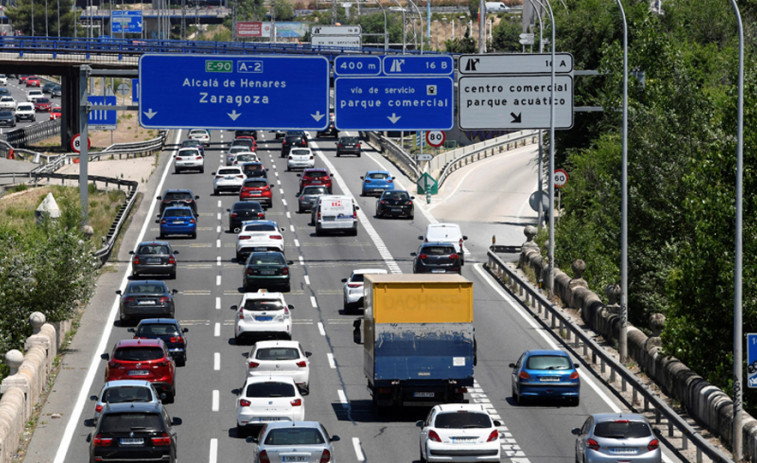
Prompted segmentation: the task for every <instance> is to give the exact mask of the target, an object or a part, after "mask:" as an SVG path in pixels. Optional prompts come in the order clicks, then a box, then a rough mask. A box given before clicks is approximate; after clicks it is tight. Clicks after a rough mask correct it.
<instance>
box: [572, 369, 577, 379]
mask: <svg viewBox="0 0 757 463" xmlns="http://www.w3.org/2000/svg"><path fill="white" fill-rule="evenodd" d="M570 379H578V372H577V371H574V372H573V373H571V374H570Z"/></svg>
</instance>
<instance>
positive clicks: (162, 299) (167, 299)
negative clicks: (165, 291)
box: [158, 296, 171, 304]
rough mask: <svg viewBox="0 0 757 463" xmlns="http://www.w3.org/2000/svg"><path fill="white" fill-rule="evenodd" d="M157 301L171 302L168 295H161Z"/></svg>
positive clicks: (162, 302)
mask: <svg viewBox="0 0 757 463" xmlns="http://www.w3.org/2000/svg"><path fill="white" fill-rule="evenodd" d="M158 302H160V303H161V304H167V303H169V302H171V298H169V297H168V296H163V297H161V298H160V299H158Z"/></svg>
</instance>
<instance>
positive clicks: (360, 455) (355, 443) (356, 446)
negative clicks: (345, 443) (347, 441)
mask: <svg viewBox="0 0 757 463" xmlns="http://www.w3.org/2000/svg"><path fill="white" fill-rule="evenodd" d="M352 448H353V449H355V456H356V457H357V461H365V454H364V453H363V449H362V448H361V447H360V439H358V438H357V437H353V438H352Z"/></svg>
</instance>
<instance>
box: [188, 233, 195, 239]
mask: <svg viewBox="0 0 757 463" xmlns="http://www.w3.org/2000/svg"><path fill="white" fill-rule="evenodd" d="M189 236H191V237H192V239H195V238H197V232H194V233H192V234H191V235H189Z"/></svg>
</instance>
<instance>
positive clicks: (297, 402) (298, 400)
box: [289, 399, 302, 407]
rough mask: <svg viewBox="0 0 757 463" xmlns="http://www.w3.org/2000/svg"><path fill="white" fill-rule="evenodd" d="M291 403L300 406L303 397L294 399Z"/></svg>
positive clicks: (293, 405)
mask: <svg viewBox="0 0 757 463" xmlns="http://www.w3.org/2000/svg"><path fill="white" fill-rule="evenodd" d="M289 403H290V404H292V407H299V406H300V405H302V399H294V400H293V401H291V402H289Z"/></svg>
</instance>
